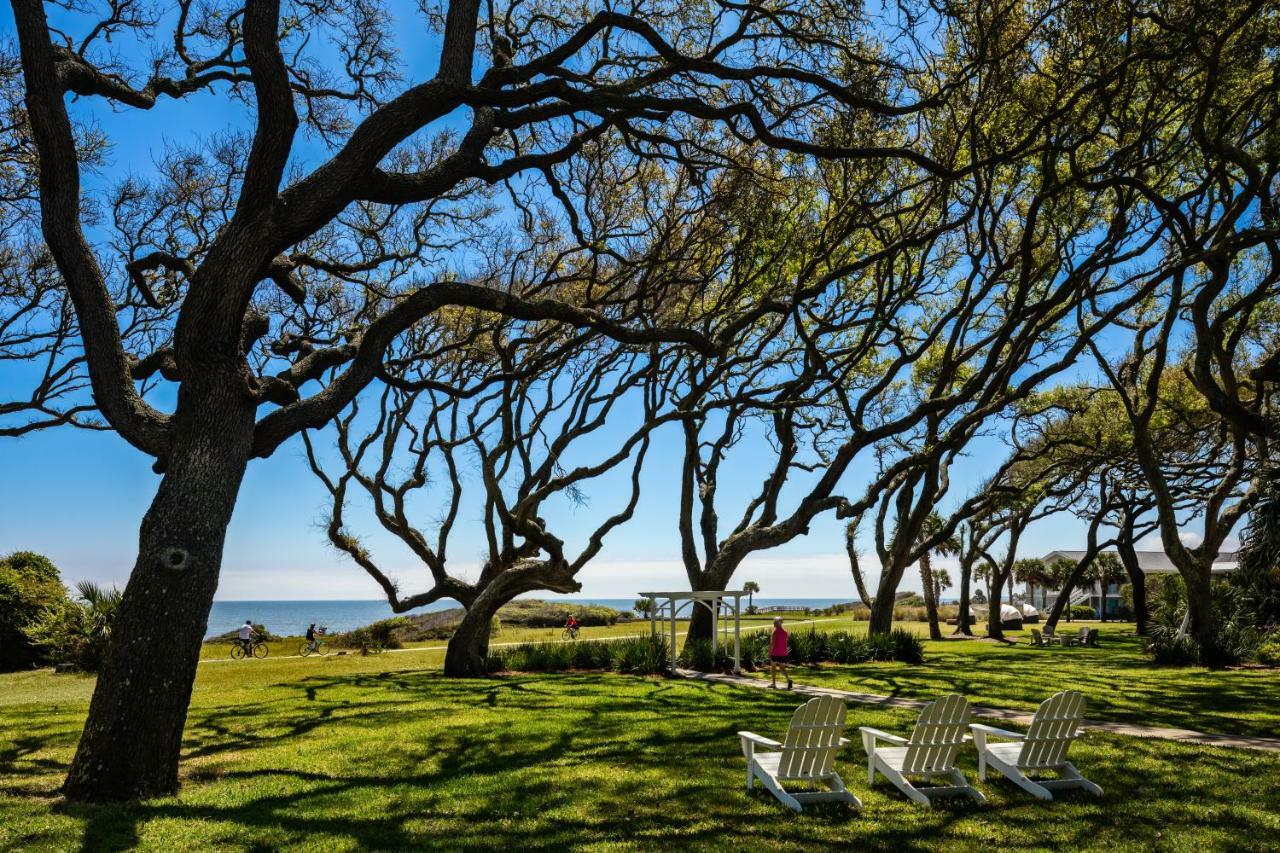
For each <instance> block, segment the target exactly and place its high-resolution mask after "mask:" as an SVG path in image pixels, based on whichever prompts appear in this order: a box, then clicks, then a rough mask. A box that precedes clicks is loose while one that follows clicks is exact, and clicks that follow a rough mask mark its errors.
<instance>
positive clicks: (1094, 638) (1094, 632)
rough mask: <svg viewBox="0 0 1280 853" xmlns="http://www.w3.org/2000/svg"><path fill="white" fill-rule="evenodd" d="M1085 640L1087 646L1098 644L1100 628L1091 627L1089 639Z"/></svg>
mask: <svg viewBox="0 0 1280 853" xmlns="http://www.w3.org/2000/svg"><path fill="white" fill-rule="evenodd" d="M1084 642H1085V645H1086V646H1096V645H1098V629H1097V628H1090V629H1089V639H1087V640H1085V641H1084Z"/></svg>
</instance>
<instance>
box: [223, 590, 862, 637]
mask: <svg viewBox="0 0 1280 853" xmlns="http://www.w3.org/2000/svg"><path fill="white" fill-rule="evenodd" d="M533 597H534V598H538V597H544V598H546V599H547V600H552V601H556V602H560V603H564V604H598V605H603V606H605V607H612V608H614V609H615V610H630V609H631V605H632V604H633V603H634V602H635V599H634V598H561V597H560V596H553V595H548V596H533ZM847 601H849V599H847V598H760V597H757V598H756V599H755V603H756V606H757V607H767V606H769V605H771V604H776V605H789V606H793V607H810V608H814V609H817V608H821V607H830V606H831V605H833V604H841V603H844V602H847ZM457 606H458V605H457V603H456V602H454V601H452V600H449V601H437V602H435V603H434V604H429V605H427V606H426V607H421V608H418V609H417V610H411V611H409V612H410V613H411V614H413V613H431V612H434V611H437V610H448V609H449V608H451V607H457ZM744 607H745V604H744ZM394 615H395V613H394V612H393V611H392V610H391V606H390V605H389V604H387V603H386V602H385V601H215V602H214V603H213V610H212V611H210V613H209V629H208V631H206V632H205V636H206V637H216V636H218V635H219V634H225V633H226V632H228V631H231V630H233V629H235V628H238V627H240V626H241V625H243V624H244V620H246V619H249V620H251V621H252V622H253V623H254V624H255V625H265V626H266V628H267V630H269V631H270V632H271V633H273V634H280V635H282V636H297V635H299V634H302V633H305V632H306V630H307V626H308V625H310V624H311V623H312V622H314V623H316V624H317V625H323V626H325V627H326V628H328V629H329V630H330V631H350V630H352V629H354V628H359V627H361V626H362V625H368V624H369V623H370V622H377V621H378V620H379V619H388V618H390V617H392V616H394Z"/></svg>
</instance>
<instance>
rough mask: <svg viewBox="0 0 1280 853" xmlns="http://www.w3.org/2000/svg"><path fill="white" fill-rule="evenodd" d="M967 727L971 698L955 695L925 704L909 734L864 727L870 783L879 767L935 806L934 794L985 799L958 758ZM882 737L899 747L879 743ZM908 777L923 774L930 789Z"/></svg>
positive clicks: (921, 800)
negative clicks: (939, 782) (943, 780)
mask: <svg viewBox="0 0 1280 853" xmlns="http://www.w3.org/2000/svg"><path fill="white" fill-rule="evenodd" d="M968 727H969V700H968V699H966V698H964V697H963V696H960V695H958V694H954V693H953V694H951V695H948V696H943V697H941V698H940V699H935V700H934V701H932V702H930V703H929V704H928V705H926V706H925V707H924V710H922V711H921V712H920V719H919V720H918V721H917V722H916V727H915V730H914V731H912V732H911V737H910V738H904V737H899V736H898V735H891V734H889V733H888V732H882V731H880V730H879V729H873V728H869V727H867V726H863V727H862V728H861V729H860V731H861V732H862V747H863V749H865V750H866V751H867V782H868V783H871V784H874V783H875V781H876V772H877V771H878V772H879V773H880V774H882V775H883V776H884V777H885V778H886V779H888V780H889V781H890V782H892V783H893V784H894V785H895V786H897V788H898V790H899V791H901V792H902V793H904V794H906V795H907V796H908V797H910V798H911V799H912V800H914V801H915V802H917V803H920V804H922V805H926V806H932V805H933V803H932V802H931V801H930V798H931V797H939V796H944V797H945V796H956V795H958V794H965V795H967V796H970V797H973V799H975V800H977V801H978V802H980V803H985V802H986V801H987V798H986V797H984V796H982V792H980V791H979V790H978V789H977V788H975V787H973V786H972V785H970V784H969V780H967V779H966V778H965V776H964V773H963V772H961V770H960V768H958V767H956V756H957V755H958V754H959V752H960V748H961V747H962V746H963V745H964V743H965V741H967V740H968V739H969V737H968V731H967V730H968ZM879 741H888V742H889V743H892V744H896V745H895V746H880V745H879ZM908 776H923V777H924V782H925V784H926V785H930V786H931V787H927V788H926V787H917V786H916V785H915V784H913V783H912V782H911V780H910V779H908V778H907V777H908ZM935 776H944V777H947V778H949V779H950V780H951V781H952V782H953V783H954V784H952V785H945V786H934V785H933V777H935Z"/></svg>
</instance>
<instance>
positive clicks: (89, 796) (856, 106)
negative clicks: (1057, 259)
mask: <svg viewBox="0 0 1280 853" xmlns="http://www.w3.org/2000/svg"><path fill="white" fill-rule="evenodd" d="M488 8H489V10H490V11H488V12H487V13H486V14H484V15H482V14H481V4H480V3H479V2H478V0H454V2H451V3H449V4H448V6H447V9H445V10H444V11H443V13H442V14H440V15H436V14H429V15H427V16H426V17H425V18H422V19H419V27H420V32H421V33H422V35H423V36H425V37H426V38H427V39H428V41H429V42H430V43H431V44H432V45H433V46H434V45H438V50H437V51H436V53H435V57H436V58H438V64H437V66H436V67H435V68H429V69H423V68H420V67H417V66H414V65H413V64H412V63H409V62H408V60H402V58H401V57H400V56H399V54H398V50H397V46H396V45H395V43H394V40H393V38H392V35H391V33H392V27H391V17H392V15H393V14H394V13H397V12H398V11H400V10H398V9H393V8H391V7H389V6H386V5H383V4H381V3H351V4H347V3H336V4H313V3H309V2H296V3H290V4H288V5H287V6H285V7H284V8H282V7H281V4H280V3H279V2H278V0H252V2H248V3H247V4H245V5H243V6H242V5H240V4H238V3H235V2H230V3H219V2H213V3H207V4H194V3H190V2H187V0H180V2H178V3H177V4H175V5H174V6H172V7H169V8H165V9H157V10H152V9H150V8H148V7H144V6H142V5H140V4H132V3H127V4H118V3H117V4H111V5H109V6H107V7H105V8H103V9H101V10H100V11H99V10H98V8H97V7H96V6H95V5H93V4H75V5H68V6H67V7H65V8H59V9H58V15H57V20H56V22H53V21H50V20H49V18H48V17H47V16H46V8H45V4H44V3H43V2H41V0H14V2H13V10H14V19H15V23H16V31H17V42H18V47H19V53H20V55H19V60H20V67H21V76H22V90H23V98H24V107H25V110H24V115H23V116H22V122H20V123H17V124H14V126H13V127H11V128H10V134H11V135H12V136H15V137H21V136H22V134H23V133H29V139H30V152H31V156H32V159H33V161H34V162H35V164H36V166H37V169H38V183H37V195H38V197H37V198H36V199H34V201H33V204H34V205H35V207H36V208H38V211H37V212H38V217H37V219H38V222H39V232H38V235H36V234H34V233H30V234H22V235H19V234H14V235H10V243H11V244H15V243H25V244H27V245H36V244H38V243H39V242H40V241H42V242H43V245H44V249H43V250H41V251H44V250H47V252H48V257H49V258H50V259H51V262H52V270H51V271H50V272H49V274H50V275H56V277H57V284H56V287H57V288H59V289H60V290H59V293H58V295H57V296H56V297H50V298H49V300H48V301H47V302H46V303H44V304H46V305H47V306H48V309H47V310H45V311H44V314H43V316H44V317H45V318H46V319H56V320H57V321H58V322H61V318H62V317H63V316H64V315H68V316H69V317H70V318H71V319H69V320H68V321H67V322H66V323H64V324H62V325H61V326H60V327H59V329H58V331H56V332H55V333H54V337H53V338H52V340H53V341H54V345H55V346H58V347H61V346H62V342H63V341H65V340H68V338H69V336H70V335H72V334H76V335H78V340H77V341H76V342H75V348H76V350H77V352H76V353H75V354H74V355H73V358H76V359H79V360H80V361H79V363H80V364H81V365H82V367H83V375H84V376H85V377H87V379H88V384H89V390H90V391H91V392H92V405H93V408H94V409H95V410H96V416H97V417H100V418H101V421H102V422H103V423H104V424H105V425H107V426H109V427H110V428H111V429H112V430H114V431H115V432H116V433H117V434H118V435H120V437H121V438H122V439H124V440H125V441H127V442H129V443H130V444H131V445H132V446H133V447H135V448H137V449H139V450H140V451H142V452H143V453H145V454H148V455H149V456H151V457H153V458H154V459H155V467H156V470H157V471H158V472H160V473H161V474H162V479H161V481H160V484H159V487H158V489H157V492H156V496H155V499H154V501H153V503H152V505H151V507H150V509H149V510H148V512H147V514H146V516H145V518H144V519H143V523H142V526H141V531H140V540H139V556H138V559H137V562H136V564H135V566H134V569H133V572H132V574H131V576H130V580H129V583H128V586H127V588H126V590H125V594H124V600H123V602H122V605H121V608H120V613H119V618H118V621H117V623H116V627H115V630H114V633H113V639H112V643H111V648H110V649H109V652H108V656H107V660H106V662H105V665H104V668H103V671H102V674H101V675H100V677H99V679H98V682H97V686H96V688H95V692H94V697H93V700H92V703H91V707H90V711H89V715H88V719H87V721H86V725H85V729H84V734H83V736H82V738H81V742H80V745H79V748H78V750H77V753H76V756H75V758H74V760H73V762H72V766H71V769H70V772H69V774H68V778H67V782H66V785H65V792H66V793H67V795H68V796H70V797H71V798H73V799H84V800H107V799H129V798H134V797H139V796H149V795H153V794H161V793H167V792H171V791H173V790H174V789H175V788H176V786H177V782H178V774H177V758H178V752H179V748H180V744H181V735H182V729H183V724H184V721H185V717H186V709H187V704H188V700H189V696H190V691H191V684H192V681H193V678H194V674H195V668H196V662H197V659H198V654H199V646H200V641H201V638H202V636H203V632H204V626H205V622H206V619H207V614H208V610H209V605H210V602H211V601H212V597H213V594H214V590H215V589H216V587H217V581H218V574H219V569H220V565H221V554H222V548H223V543H224V538H225V534H226V528H227V523H228V521H229V519H230V517H231V512H232V509H233V507H234V506H235V501H236V496H237V494H238V491H239V487H240V484H241V482H242V479H243V475H244V472H245V468H246V466H247V465H248V464H249V462H250V461H251V460H252V459H255V458H261V457H265V456H269V455H270V454H272V453H273V452H274V451H275V450H276V449H277V448H279V447H280V446H281V445H282V444H283V443H284V442H286V441H288V440H289V439H290V437H292V436H294V435H297V434H298V433H299V432H300V431H302V430H304V429H309V428H316V427H320V426H322V425H323V424H325V423H326V422H328V421H329V420H331V419H332V418H333V417H335V416H336V415H337V414H338V413H339V412H341V411H343V410H344V409H345V408H346V407H347V406H348V405H349V404H350V403H351V402H352V401H353V400H354V399H355V398H356V396H357V395H358V394H359V393H360V392H361V390H362V389H364V388H365V387H366V386H367V385H368V383H369V382H370V381H372V380H373V379H374V378H375V377H376V376H377V375H378V373H379V371H380V369H381V363H382V361H383V357H384V353H385V351H386V350H387V348H388V346H390V345H392V344H393V343H394V342H395V341H396V340H397V339H399V338H400V337H401V336H402V335H404V334H406V333H408V332H410V331H411V330H412V329H413V328H414V327H415V326H416V325H417V324H419V323H420V322H422V321H423V320H424V319H425V318H429V317H430V316H431V315H433V314H434V313H436V312H438V311H441V310H443V309H446V308H451V307H453V308H470V309H474V310H477V311H485V312H492V313H496V314H501V315H504V316H507V317H511V318H516V319H520V320H524V321H536V320H547V321H554V322H562V323H566V324H568V325H570V326H573V327H575V328H580V329H589V330H592V331H594V332H596V333H599V334H603V335H606V336H608V337H611V338H614V339H616V340H619V341H622V342H624V343H628V344H640V343H647V342H656V341H669V340H677V341H681V342H683V343H686V344H688V345H690V346H692V347H693V348H695V349H702V350H705V351H708V352H710V351H712V350H713V349H714V345H713V342H710V341H708V340H707V339H706V338H705V336H703V335H700V334H698V333H697V332H696V331H695V330H689V329H665V328H662V327H660V326H658V325H656V324H654V323H653V322H649V321H646V319H645V317H646V309H647V306H646V304H645V297H644V293H643V292H642V291H641V292H627V293H622V294H619V293H607V292H594V293H590V294H586V295H585V296H584V294H582V293H575V294H574V295H573V299H572V300H571V301H567V300H562V299H560V298H558V296H559V294H558V293H557V289H556V286H555V282H554V281H549V282H545V281H544V282H542V283H541V286H540V287H539V288H538V289H534V290H532V291H524V292H521V291H517V290H512V289H510V288H509V287H498V286H490V285H488V284H485V283H476V282H472V281H469V280H468V275H467V273H468V271H469V266H468V263H467V261H466V257H465V251H464V250H465V249H466V248H467V247H468V246H474V245H475V241H476V236H477V235H476V233H475V232H474V231H473V229H472V228H471V224H472V223H475V222H480V221H484V220H485V219H486V218H487V217H489V216H491V215H495V214H496V211H495V210H494V209H493V208H495V207H498V206H500V205H501V199H502V198H503V197H504V196H503V195H501V194H499V193H496V192H491V191H488V190H486V187H487V186H492V187H496V188H501V189H502V190H503V191H504V192H505V193H506V197H508V198H510V197H520V196H521V195H522V194H528V193H530V192H533V193H541V194H543V195H544V197H546V198H549V199H554V198H555V197H556V196H557V194H558V193H562V192H563V189H562V187H560V185H559V183H558V180H557V178H556V176H555V171H554V170H555V167H556V166H557V165H558V164H561V163H565V162H567V161H571V160H572V159H573V158H574V157H575V156H577V154H578V153H579V152H580V151H581V150H582V148H583V146H584V145H586V144H587V143H589V142H591V141H593V140H595V139H598V138H601V137H603V136H604V135H606V134H607V133H614V134H617V135H618V136H619V137H620V138H621V139H623V140H624V144H625V145H626V146H627V147H628V149H629V150H631V151H632V152H633V153H634V154H635V156H636V157H638V158H640V159H654V160H664V159H677V160H681V161H684V162H687V163H691V164H694V165H696V166H697V167H698V168H700V169H703V170H707V171H710V170H714V169H716V168H728V167H731V166H732V165H733V162H732V160H733V153H734V152H736V151H740V150H742V148H743V147H744V146H745V147H748V148H749V147H752V146H755V145H759V144H762V145H767V146H771V147H774V148H777V149H781V150H786V151H790V152H794V153H795V154H796V155H797V156H807V157H812V156H825V157H833V158H848V159H850V160H852V161H855V162H863V161H865V162H888V163H902V164H904V168H909V169H912V170H916V171H918V173H919V174H920V175H922V176H926V177H937V178H939V179H943V178H947V177H949V176H950V175H952V174H953V173H954V172H955V171H956V170H957V168H958V167H957V164H956V163H955V162H953V161H952V160H951V159H950V153H951V151H950V150H948V148H947V147H946V146H942V147H938V146H935V145H931V144H922V143H921V142H920V141H919V138H918V137H917V136H916V135H915V134H913V133H912V132H910V127H911V123H912V121H913V120H914V119H915V118H916V117H918V116H919V115H920V114H922V113H923V112H925V111H926V110H933V109H938V108H940V106H941V105H942V104H944V103H945V102H946V101H947V99H948V98H949V97H950V96H951V95H952V94H953V93H954V92H955V91H957V87H964V86H966V85H969V84H970V83H972V82H973V81H976V80H977V79H979V77H980V75H979V74H978V70H979V69H980V68H983V67H985V66H987V65H990V64H992V63H994V62H997V61H1001V60H1002V57H1001V56H1000V55H998V50H997V55H992V54H991V53H989V48H988V44H987V42H986V41H985V40H983V39H981V38H973V39H967V36H966V30H965V28H964V27H957V28H956V37H957V39H958V41H957V43H956V45H955V48H956V49H949V51H948V60H947V63H946V65H945V66H942V65H938V64H936V63H934V62H932V61H931V59H932V58H933V54H932V53H931V51H933V50H935V49H936V48H926V47H925V46H923V45H920V46H918V47H917V48H916V50H917V53H918V56H917V57H916V58H914V59H913V58H911V57H907V56H904V55H891V54H890V52H889V48H888V47H887V44H889V43H890V42H891V41H892V40H888V41H886V40H885V39H884V38H883V36H884V35H885V33H883V32H882V31H880V30H879V29H878V27H879V26H880V25H879V24H878V23H877V24H872V23H871V22H869V21H867V20H865V19H864V18H862V17H861V16H860V15H859V13H857V12H856V11H854V10H849V11H845V10H836V9H834V8H832V7H822V8H821V10H820V11H819V10H817V9H816V8H810V7H809V6H807V5H804V4H797V5H795V6H786V7H783V8H772V7H770V8H764V7H758V6H752V5H748V6H740V5H735V4H729V3H723V4H707V5H706V6H699V7H697V8H692V7H684V8H679V9H672V8H669V7H661V6H652V7H651V6H650V5H649V4H645V3H642V4H639V5H633V6H632V7H629V8H628V10H627V11H626V12H620V11H614V10H611V9H603V10H600V11H598V12H592V11H590V10H584V9H582V8H581V7H579V6H564V7H561V6H559V5H556V4H554V3H551V4H536V5H535V6H525V5H519V4H517V5H510V6H498V7H494V6H490V7H488ZM814 22H820V25H817V24H815V23H814ZM940 25H941V26H943V27H944V28H945V27H946V26H948V25H949V22H948V21H947V20H945V19H943V20H941V21H940ZM895 50H896V48H895ZM71 99H74V103H69V101H70V100H71ZM213 99H223V100H224V101H229V102H230V103H231V104H233V105H239V106H240V107H241V108H242V111H241V114H240V120H239V121H233V122H232V126H231V127H230V129H229V130H228V131H227V132H226V133H221V134H218V135H216V136H214V137H211V138H208V139H205V140H203V141H201V142H198V143H195V144H192V145H190V146H186V147H181V148H175V149H173V150H171V151H169V152H167V153H166V154H165V155H164V156H160V157H157V159H158V160H159V162H158V163H157V165H156V168H155V169H154V172H153V174H151V175H148V176H137V177H129V178H127V179H124V180H121V181H118V182H117V183H115V185H113V186H103V185H102V182H101V181H99V180H98V179H97V178H96V177H95V175H93V174H87V168H86V167H87V166H89V165H90V162H89V158H87V157H86V152H85V147H86V146H85V145H84V140H85V131H84V129H83V128H84V127H86V126H87V125H86V124H85V122H84V121H83V119H84V118H85V117H86V113H85V112H84V109H85V108H86V107H85V105H86V104H89V105H92V104H95V103H102V102H105V103H107V104H109V105H110V108H112V109H115V110H119V111H122V112H124V113H126V114H127V113H128V112H129V111H132V110H150V109H154V108H156V107H158V106H160V105H162V104H164V105H167V108H172V109H173V111H174V112H173V114H174V115H175V116H176V115H180V114H181V108H182V107H186V108H188V109H191V110H199V109H201V108H202V105H205V104H209V103H213ZM844 115H848V116H852V117H855V118H858V119H859V120H860V121H861V122H862V123H863V124H874V125H875V126H876V127H878V128H879V130H880V133H881V135H880V136H877V137H876V139H875V144H874V145H870V146H868V145H863V144H862V143H861V141H860V140H859V139H858V138H856V135H855V136H850V137H849V138H847V139H845V140H839V139H836V140H823V139H817V138H814V136H813V135H811V134H810V133H809V132H808V130H807V128H808V127H810V126H811V125H810V123H811V122H819V123H822V124H825V125H830V124H831V123H832V122H833V121H835V120H836V119H838V118H839V117H841V116H844ZM872 117H874V120H872ZM853 124H854V125H855V129H856V126H857V125H858V121H854V122H853ZM726 140H728V141H731V143H732V144H729V145H728V146H727V147H724V146H722V144H721V143H722V142H725V141H726ZM939 153H940V154H942V155H943V157H942V159H939V158H938V157H936V156H934V155H935V154H939ZM86 179H87V180H86ZM535 187H536V188H535ZM37 256H39V255H38V253H37ZM54 270H56V273H55V272H53V271H54ZM62 298H65V301H64V302H60V301H59V299H62ZM124 305H128V309H127V310H125V311H124V316H123V317H122V306H124ZM64 306H65V307H64ZM6 310H9V308H8V305H6ZM764 310H765V311H773V310H778V307H777V306H770V307H768V308H766V309H764ZM783 310H785V308H784V309H783ZM149 383H150V384H155V385H157V386H160V387H161V388H162V389H163V390H162V391H158V392H157V393H156V394H149V393H147V391H148V384H149ZM30 399H34V400H36V401H37V404H38V405H39V404H40V403H39V401H40V395H39V394H36V395H32V396H31V397H30ZM170 399H173V400H176V402H175V403H174V404H173V405H172V406H171V409H170V410H164V409H162V408H161V407H160V405H161V403H160V401H162V400H170ZM59 411H60V412H61V414H57V415H55V416H54V417H52V418H51V420H52V421H57V422H63V421H66V420H69V419H72V418H74V417H76V413H75V412H74V411H72V410H66V409H61V410H59Z"/></svg>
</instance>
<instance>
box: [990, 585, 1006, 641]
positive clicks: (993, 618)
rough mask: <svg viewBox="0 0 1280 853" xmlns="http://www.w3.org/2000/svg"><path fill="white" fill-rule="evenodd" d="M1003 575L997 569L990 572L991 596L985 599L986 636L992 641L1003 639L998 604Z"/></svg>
mask: <svg viewBox="0 0 1280 853" xmlns="http://www.w3.org/2000/svg"><path fill="white" fill-rule="evenodd" d="M1004 582H1005V575H1004V573H1003V572H1001V571H1000V570H999V569H996V568H992V570H991V584H990V586H991V594H990V595H989V596H988V597H987V636H988V637H990V638H991V639H993V640H1003V639H1004V620H1002V619H1001V618H1000V604H1001V600H1002V599H1003V598H1004Z"/></svg>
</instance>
